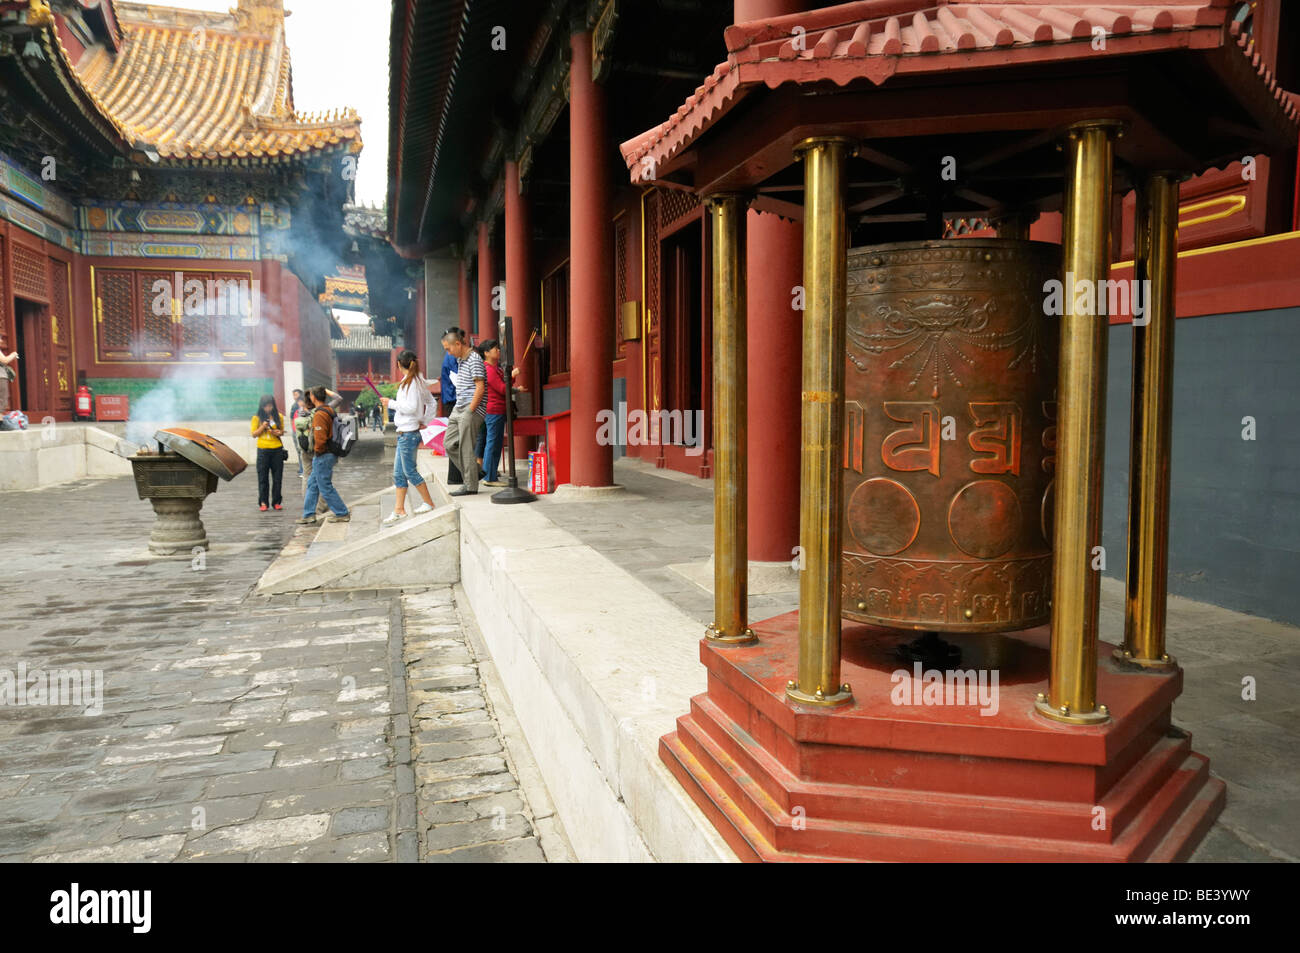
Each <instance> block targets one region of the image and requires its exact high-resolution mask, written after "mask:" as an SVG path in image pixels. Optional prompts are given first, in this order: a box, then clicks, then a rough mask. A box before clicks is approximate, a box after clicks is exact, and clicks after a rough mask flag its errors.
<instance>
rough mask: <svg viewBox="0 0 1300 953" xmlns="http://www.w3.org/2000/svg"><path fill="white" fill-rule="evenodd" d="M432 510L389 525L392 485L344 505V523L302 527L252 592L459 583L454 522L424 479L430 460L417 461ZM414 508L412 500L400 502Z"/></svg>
mask: <svg viewBox="0 0 1300 953" xmlns="http://www.w3.org/2000/svg"><path fill="white" fill-rule="evenodd" d="M418 465H419V467H420V471H421V473H422V474H424V475H425V477H426V479H427V480H428V485H429V488H430V491H431V493H432V495H433V499H434V504H435V508H434V510H433V511H432V512H429V513H423V514H421V515H419V516H409V517H408V518H406V519H404V520H402V521H401V522H399V523H396V524H394V525H391V526H384V525H383V523H382V520H383V518H384V517H386V516H387V515H388V514H389V513H391V512H392V511H393V503H394V501H395V495H396V490H395V488H394V487H392V486H388V487H385V488H383V489H380V490H376V491H374V492H372V493H368V494H366V495H365V496H361V497H357V498H354V499H352V500H349V501H348V508H349V511H350V512H351V514H352V519H351V520H349V521H348V522H346V523H331V522H325V523H322V524H318V526H317V527H316V528H314V529H313V528H312V527H303V532H300V533H297V534H295V536H294V538H293V539H292V540H290V542H289V544H288V545H286V546H285V548H284V549H283V550H282V551H281V553H280V556H279V558H277V559H276V560H275V562H273V563H272V564H271V566H270V567H269V568H268V569H267V570H266V572H265V573H264V574H263V575H262V578H261V580H260V581H259V582H258V589H257V591H258V593H259V594H262V595H270V594H275V593H286V592H307V591H311V590H317V589H325V590H328V589H378V588H392V587H402V586H433V585H447V584H449V583H452V582H456V581H458V580H459V578H460V517H459V511H458V510H457V508H456V507H455V506H453V505H451V500H450V498H449V497H448V496H447V495H446V491H445V490H444V489H443V488H442V487H441V486H439V485H438V484H437V482H436V481H435V480H434V479H433V478H432V467H433V466H434V462H433V458H432V455H429V454H421V455H420V459H419V463H418ZM412 497H413V498H414V500H415V501H416V502H419V500H420V497H419V495H418V493H415V494H412V495H411V496H408V502H410V501H411V498H412Z"/></svg>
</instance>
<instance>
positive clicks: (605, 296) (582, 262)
mask: <svg viewBox="0 0 1300 953" xmlns="http://www.w3.org/2000/svg"><path fill="white" fill-rule="evenodd" d="M570 42H571V44H572V50H573V65H572V67H571V68H570V72H569V157H570V158H569V182H570V189H569V255H570V268H571V272H570V278H569V282H570V292H569V293H570V299H571V300H570V311H569V314H570V319H569V320H570V328H571V329H572V330H571V333H570V337H569V340H570V342H571V344H570V361H569V368H570V371H569V374H570V383H571V386H572V396H571V398H570V401H571V403H570V407H571V415H570V426H571V430H570V437H569V439H570V449H569V477H570V481H571V482H572V483H573V484H574V485H575V486H611V485H612V484H613V482H614V448H613V447H612V446H601V445H600V444H599V443H598V442H597V440H596V432H597V429H598V423H597V415H598V414H599V413H600V412H601V411H602V410H605V411H608V410H611V409H612V408H613V402H614V381H613V367H612V362H613V359H614V326H613V322H614V283H613V281H614V249H613V244H614V243H613V228H612V227H611V225H610V219H609V211H610V183H609V166H610V153H609V152H608V150H611V149H613V148H614V147H613V145H612V143H610V142H609V141H608V137H607V135H606V124H605V91H604V89H602V88H601V87H599V86H597V85H596V83H595V82H593V80H592V76H591V33H590V32H588V31H586V30H585V29H584V30H583V31H581V32H578V33H574V34H573V35H572V36H571V37H570Z"/></svg>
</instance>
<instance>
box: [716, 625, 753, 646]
mask: <svg viewBox="0 0 1300 953" xmlns="http://www.w3.org/2000/svg"><path fill="white" fill-rule="evenodd" d="M704 640H705V641H706V642H711V643H712V644H714V645H722V646H726V645H749V644H750V643H752V642H757V641H758V636H757V635H755V634H754V630H753V629H751V628H749V627H746V628H745V630H744V631H743V632H739V633H736V634H728V633H726V632H723V631H722V630H721V629H719V628H718V626H717V624H716V623H714V622H710V623H709V624H708V625H706V626H705V627H704Z"/></svg>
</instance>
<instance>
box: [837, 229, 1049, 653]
mask: <svg viewBox="0 0 1300 953" xmlns="http://www.w3.org/2000/svg"><path fill="white" fill-rule="evenodd" d="M1060 271H1061V250H1060V247H1059V246H1056V245H1048V244H1043V243H1040V242H1029V241H1018V240H1011V239H996V238H994V239H955V240H947V241H925V242H900V243H896V244H890V245H880V246H875V247H870V248H856V249H851V250H850V251H849V253H848V307H847V329H846V339H847V340H846V349H845V360H846V362H847V366H846V373H845V420H844V426H845V444H844V516H843V520H844V524H843V527H844V562H843V569H844V575H843V596H844V598H843V613H844V616H845V617H847V618H850V619H854V620H856V621H860V622H869V623H872V624H875V625H882V626H889V627H893V628H898V629H914V630H925V631H934V632H968V633H969V632H1004V631H1012V630H1016V629H1024V628H1028V627H1030V626H1035V625H1041V624H1043V623H1046V622H1047V621H1049V619H1050V614H1051V613H1050V606H1049V596H1050V592H1051V584H1052V544H1051V534H1052V505H1053V504H1052V476H1053V468H1054V465H1055V450H1054V447H1055V439H1056V428H1055V417H1056V381H1057V363H1058V343H1059V334H1060V329H1059V324H1058V322H1059V319H1058V318H1057V317H1054V316H1048V315H1047V314H1046V313H1045V309H1044V300H1045V290H1044V285H1045V283H1046V282H1048V281H1050V280H1053V279H1056V280H1059V278H1060Z"/></svg>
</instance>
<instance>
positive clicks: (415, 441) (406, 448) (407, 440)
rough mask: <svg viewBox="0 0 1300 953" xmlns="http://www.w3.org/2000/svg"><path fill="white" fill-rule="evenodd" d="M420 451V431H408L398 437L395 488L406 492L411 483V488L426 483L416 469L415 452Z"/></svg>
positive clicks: (394, 474)
mask: <svg viewBox="0 0 1300 953" xmlns="http://www.w3.org/2000/svg"><path fill="white" fill-rule="evenodd" d="M419 449H420V431H418V430H408V431H404V432H403V433H399V434H398V435H397V454H396V456H394V457H393V486H395V487H397V488H398V489H399V490H405V489H406V485H407V483H408V482H409V483H410V484H411V486H419V485H420V484H421V483H423V482H424V477H422V476H420V471H419V470H417V469H416V467H415V451H417V450H419Z"/></svg>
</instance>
